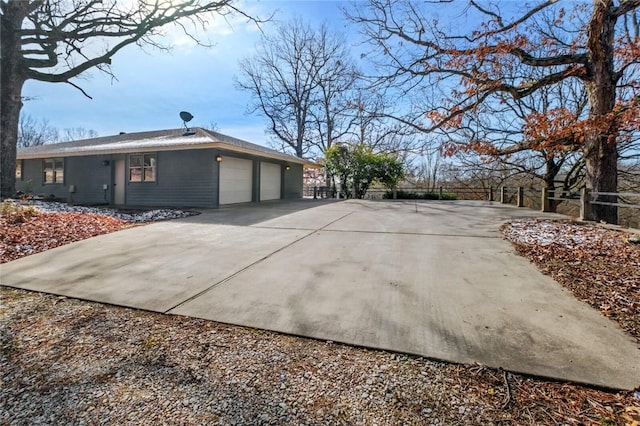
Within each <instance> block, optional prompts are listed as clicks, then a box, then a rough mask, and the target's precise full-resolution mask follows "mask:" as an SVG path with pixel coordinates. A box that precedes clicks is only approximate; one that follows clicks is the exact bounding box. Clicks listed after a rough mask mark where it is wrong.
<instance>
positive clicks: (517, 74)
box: [349, 0, 640, 223]
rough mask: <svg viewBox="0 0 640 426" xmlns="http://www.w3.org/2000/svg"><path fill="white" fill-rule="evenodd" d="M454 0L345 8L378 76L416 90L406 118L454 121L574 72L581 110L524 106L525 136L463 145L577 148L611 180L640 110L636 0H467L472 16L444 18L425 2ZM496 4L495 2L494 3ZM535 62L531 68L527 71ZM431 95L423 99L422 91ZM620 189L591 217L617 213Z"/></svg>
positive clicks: (600, 184)
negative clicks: (371, 49) (464, 21)
mask: <svg viewBox="0 0 640 426" xmlns="http://www.w3.org/2000/svg"><path fill="white" fill-rule="evenodd" d="M434 3H436V4H438V3H440V6H447V5H451V4H453V5H456V4H460V3H456V2H453V3H452V2H451V0H443V1H442V2H437V1H426V2H422V3H416V2H412V1H411V0H397V1H396V0H369V1H368V4H367V5H366V6H364V7H361V8H359V9H358V10H356V11H355V12H352V13H350V14H349V17H350V19H351V20H352V21H354V22H357V23H359V24H361V25H362V29H363V32H364V33H365V34H366V36H367V37H368V38H369V40H370V41H371V42H372V44H373V45H374V46H375V48H376V50H377V52H379V55H380V56H379V58H378V60H379V63H378V65H380V67H379V68H378V69H379V70H386V72H384V73H381V75H380V77H381V80H386V82H387V84H388V85H389V86H393V87H396V88H398V89H400V90H405V91H406V93H407V96H408V97H409V96H413V97H414V99H415V98H417V95H422V96H423V99H422V101H423V102H422V103H418V104H416V105H414V110H413V112H414V113H415V115H414V116H413V117H412V118H410V119H407V118H404V119H403V120H404V121H405V122H407V124H410V125H412V126H414V127H415V128H417V129H419V130H421V131H424V132H432V131H436V130H445V131H455V130H456V129H457V128H459V126H460V125H461V124H462V123H464V116H465V115H466V114H478V113H482V112H484V107H485V106H486V105H491V104H500V103H503V102H513V101H516V102H517V101H519V100H521V99H525V98H527V97H529V96H532V95H533V94H535V93H537V92H538V91H540V90H541V89H543V88H546V87H549V86H553V85H556V84H558V83H560V82H562V81H564V80H576V81H579V82H580V83H581V84H582V85H583V86H584V90H585V91H586V93H587V98H588V108H587V109H588V112H587V114H586V116H585V117H576V116H575V115H572V113H571V111H568V110H566V109H564V108H562V107H558V108H556V109H554V110H552V111H547V112H546V113H544V114H531V116H529V117H527V120H526V123H525V125H524V128H523V132H522V134H523V138H522V139H520V140H519V141H517V142H516V143H514V144H512V145H511V146H510V147H508V148H506V149H505V148H501V149H500V150H499V149H498V148H497V147H496V146H495V145H494V144H493V142H492V141H490V140H473V141H471V142H470V145H471V146H470V147H471V148H472V149H474V150H477V151H479V152H482V153H486V154H492V155H496V154H502V155H509V154H513V153H516V152H520V151H524V150H530V149H534V150H540V149H557V150H563V149H566V148H570V149H574V148H575V147H576V145H578V146H579V149H580V150H581V152H582V155H583V157H584V161H585V164H586V187H587V188H588V189H590V190H591V191H593V192H599V193H612V192H615V191H616V189H617V164H618V145H619V143H620V142H621V135H624V134H627V133H628V132H629V131H630V130H631V131H633V130H634V129H635V130H637V129H638V120H639V117H638V114H639V112H638V111H639V110H640V95H639V93H640V82H639V78H638V74H639V73H640V71H639V70H638V67H639V64H640V36H639V31H638V19H637V11H638V8H639V7H640V0H619V1H614V0H594V1H593V2H592V3H591V4H589V3H577V2H569V1H567V2H562V1H560V0H544V1H542V0H541V1H539V2H537V3H536V4H534V5H526V4H524V3H522V4H520V6H521V7H526V9H524V10H522V9H519V10H516V7H517V6H518V5H516V4H515V3H506V2H505V3H499V2H493V3H489V2H482V3H481V2H480V1H477V0H470V1H469V2H468V4H467V9H466V10H465V12H464V13H467V14H468V15H469V16H473V17H474V18H475V21H476V22H478V23H479V24H478V25H477V26H476V27H475V28H472V27H470V26H469V25H467V26H459V25H451V26H450V27H446V26H443V24H442V23H440V22H438V21H437V20H436V19H434V18H433V16H431V15H429V12H430V11H432V10H433V7H434ZM501 9H502V10H501ZM534 71H535V72H534ZM427 98H428V99H427ZM616 199H617V198H616V197H615V196H609V195H606V194H600V195H598V197H597V198H596V201H598V202H600V203H605V204H598V205H594V208H593V211H592V217H591V219H595V220H604V221H607V222H611V223H616V222H617V208H616V207H615V206H612V205H606V203H609V204H611V203H613V202H615V200H616Z"/></svg>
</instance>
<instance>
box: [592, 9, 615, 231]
mask: <svg viewBox="0 0 640 426" xmlns="http://www.w3.org/2000/svg"><path fill="white" fill-rule="evenodd" d="M612 9H613V1H612V0H597V1H594V4H593V14H592V16H591V20H590V22H589V28H588V30H587V46H588V49H589V53H590V61H589V67H588V70H587V71H588V76H587V81H586V84H585V86H586V89H587V94H588V96H589V118H590V119H591V120H592V123H591V126H590V129H588V130H587V131H586V134H585V143H584V160H585V165H586V170H587V173H586V186H587V189H589V190H590V191H591V192H616V191H617V189H618V150H617V146H616V136H617V133H618V129H617V126H616V123H615V120H614V118H613V117H612V112H613V108H614V106H615V100H616V81H617V77H616V73H615V71H614V62H613V40H614V35H615V24H616V17H615V16H614V15H613V14H612V13H611V10H612ZM616 200H617V197H616V196H606V195H596V197H595V201H599V202H607V203H614V202H616ZM590 210H591V217H589V219H591V220H596V221H605V222H607V223H614V224H617V223H618V208H617V207H616V206H607V205H598V204H594V205H592V207H591V209H590Z"/></svg>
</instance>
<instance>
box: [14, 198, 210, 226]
mask: <svg viewBox="0 0 640 426" xmlns="http://www.w3.org/2000/svg"><path fill="white" fill-rule="evenodd" d="M5 202H10V203H15V204H19V205H22V206H33V207H34V208H35V209H36V210H38V211H40V212H42V213H89V214H99V215H102V216H109V217H112V218H114V219H119V220H122V221H125V222H129V223H146V222H157V221H159V220H170V219H179V218H181V217H187V216H193V215H196V214H198V213H197V212H195V211H191V210H179V209H152V210H122V209H112V208H109V207H104V206H97V207H87V206H75V205H70V204H66V203H58V202H54V201H42V200H25V201H17V200H6V201H5Z"/></svg>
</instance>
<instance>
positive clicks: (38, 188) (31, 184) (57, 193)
mask: <svg viewBox="0 0 640 426" xmlns="http://www.w3.org/2000/svg"><path fill="white" fill-rule="evenodd" d="M109 159H110V156H102V155H91V156H85V157H67V158H65V159H64V183H62V184H46V185H45V184H44V183H43V174H42V172H43V159H32V160H18V161H22V179H21V180H18V181H16V189H17V190H18V191H22V192H30V193H32V194H34V195H41V196H43V197H50V196H52V195H53V196H54V197H55V198H60V199H63V200H66V201H68V202H74V203H81V204H103V203H109V202H110V191H108V190H107V191H104V190H103V185H104V184H108V185H109V184H110V182H111V167H109V166H104V165H103V161H105V160H109ZM70 185H75V188H76V192H75V193H73V194H70V193H69V186H70Z"/></svg>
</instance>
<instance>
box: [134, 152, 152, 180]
mask: <svg viewBox="0 0 640 426" xmlns="http://www.w3.org/2000/svg"><path fill="white" fill-rule="evenodd" d="M155 181H156V154H132V155H130V156H129V182H155Z"/></svg>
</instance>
